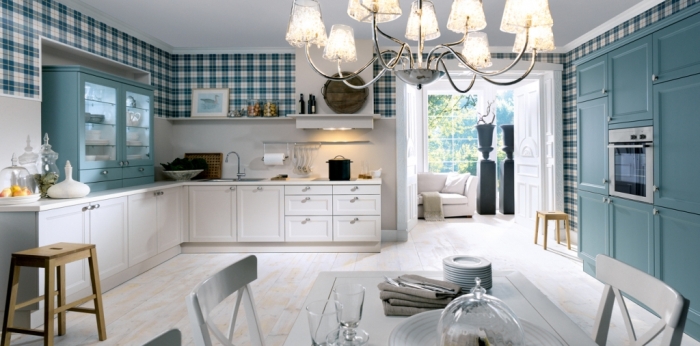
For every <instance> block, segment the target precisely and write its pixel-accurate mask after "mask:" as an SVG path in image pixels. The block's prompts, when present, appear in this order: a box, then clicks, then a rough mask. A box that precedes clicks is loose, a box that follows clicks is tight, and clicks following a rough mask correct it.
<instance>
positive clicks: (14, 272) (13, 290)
mask: <svg viewBox="0 0 700 346" xmlns="http://www.w3.org/2000/svg"><path fill="white" fill-rule="evenodd" d="M20 268H21V267H15V259H14V258H12V260H11V261H10V280H9V281H10V282H9V283H8V285H7V299H6V300H5V313H4V314H3V322H2V343H0V344H2V346H10V337H11V335H10V334H11V333H10V332H8V331H7V328H11V327H14V325H15V324H14V322H15V304H16V303H17V288H18V287H19V271H20Z"/></svg>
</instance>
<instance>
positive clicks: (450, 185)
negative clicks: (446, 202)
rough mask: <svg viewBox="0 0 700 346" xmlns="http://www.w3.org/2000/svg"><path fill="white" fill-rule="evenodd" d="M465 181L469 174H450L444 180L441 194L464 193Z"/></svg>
mask: <svg viewBox="0 0 700 346" xmlns="http://www.w3.org/2000/svg"><path fill="white" fill-rule="evenodd" d="M467 179H469V173H464V174H459V173H450V174H448V175H447V179H446V180H445V186H443V187H442V190H440V192H441V193H458V194H462V195H463V194H465V193H464V186H465V185H466V184H467Z"/></svg>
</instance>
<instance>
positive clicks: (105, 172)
mask: <svg viewBox="0 0 700 346" xmlns="http://www.w3.org/2000/svg"><path fill="white" fill-rule="evenodd" d="M107 173H109V171H102V172H100V174H102V175H107Z"/></svg>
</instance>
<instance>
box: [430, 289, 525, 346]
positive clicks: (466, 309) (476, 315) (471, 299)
mask: <svg viewBox="0 0 700 346" xmlns="http://www.w3.org/2000/svg"><path fill="white" fill-rule="evenodd" d="M438 335H440V343H439V344H438V345H441V346H472V345H473V346H478V345H513V346H516V345H523V344H524V339H525V335H524V333H523V329H522V326H521V325H520V321H519V320H518V318H517V317H516V316H515V314H514V313H513V310H511V309H510V308H509V307H508V306H507V305H506V304H505V303H503V302H502V301H501V300H499V299H498V298H496V297H493V296H490V295H487V294H486V290H485V289H483V288H482V287H481V280H480V279H479V278H476V286H475V287H474V288H472V290H471V293H470V294H467V295H463V296H461V297H459V298H457V299H455V300H453V301H452V302H451V303H450V304H449V305H447V307H446V308H445V311H443V312H442V315H441V316H440V322H439V323H438Z"/></svg>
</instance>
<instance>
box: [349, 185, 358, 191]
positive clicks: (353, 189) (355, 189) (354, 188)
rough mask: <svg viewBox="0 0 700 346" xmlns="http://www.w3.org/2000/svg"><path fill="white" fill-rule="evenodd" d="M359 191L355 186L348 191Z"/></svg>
mask: <svg viewBox="0 0 700 346" xmlns="http://www.w3.org/2000/svg"><path fill="white" fill-rule="evenodd" d="M359 189H360V188H359V187H357V186H355V187H353V188H352V189H350V191H357V190H359Z"/></svg>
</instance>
